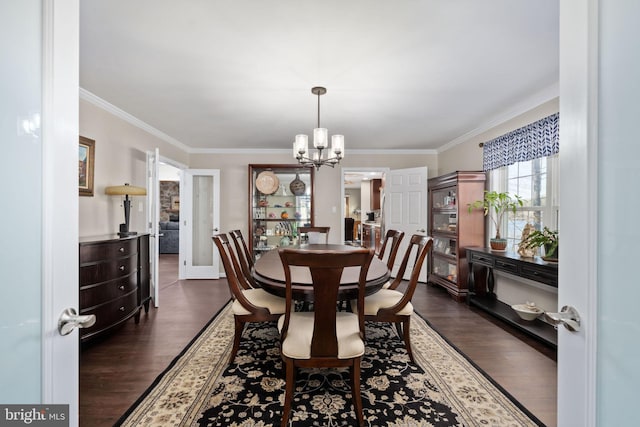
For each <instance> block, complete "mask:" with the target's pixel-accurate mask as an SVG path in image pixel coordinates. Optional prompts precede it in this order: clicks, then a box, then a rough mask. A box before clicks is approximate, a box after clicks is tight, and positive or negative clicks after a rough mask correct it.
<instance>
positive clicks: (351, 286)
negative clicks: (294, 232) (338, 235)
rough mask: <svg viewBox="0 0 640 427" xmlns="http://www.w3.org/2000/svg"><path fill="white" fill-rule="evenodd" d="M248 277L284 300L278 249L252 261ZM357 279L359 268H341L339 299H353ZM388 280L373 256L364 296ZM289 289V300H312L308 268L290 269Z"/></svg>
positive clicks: (309, 248)
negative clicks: (290, 294)
mask: <svg viewBox="0 0 640 427" xmlns="http://www.w3.org/2000/svg"><path fill="white" fill-rule="evenodd" d="M286 248H292V249H297V250H300V251H303V252H308V253H309V254H310V255H312V254H313V253H321V252H327V251H338V252H344V253H348V252H351V251H354V250H357V249H362V248H361V247H358V246H351V245H336V244H301V245H291V246H286ZM251 274H252V276H253V278H254V279H255V281H256V282H257V283H258V284H259V285H260V286H261V287H262V288H263V289H264V290H265V291H267V292H269V293H271V294H274V295H277V296H280V297H285V290H286V283H285V277H284V268H283V266H282V261H281V260H280V255H279V253H278V248H275V249H272V250H270V251H268V252H265V253H264V254H262V256H261V257H260V258H258V259H257V260H256V261H255V263H254V266H253V269H252V270H251ZM359 276H360V268H358V267H346V268H345V269H344V271H343V273H342V278H341V280H340V289H339V290H338V299H339V300H343V301H344V300H350V299H355V298H356V297H357V296H358V279H359ZM389 277H390V271H389V269H388V268H387V264H386V263H385V262H383V261H382V260H380V259H379V258H378V257H377V256H374V257H373V259H372V260H371V265H370V266H369V271H368V272H367V282H366V284H365V296H366V295H371V294H373V293H375V292H377V291H378V290H380V289H381V288H382V286H383V285H384V284H385V283H386V282H387V281H388V280H389ZM291 290H292V297H293V299H296V300H300V301H310V302H311V301H313V283H312V279H311V273H310V272H309V269H308V268H305V267H296V266H292V267H291Z"/></svg>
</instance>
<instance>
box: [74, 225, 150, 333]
mask: <svg viewBox="0 0 640 427" xmlns="http://www.w3.org/2000/svg"><path fill="white" fill-rule="evenodd" d="M79 256H80V259H79V260H80V275H79V277H80V283H79V285H80V314H83V315H84V314H95V316H96V323H95V325H93V326H92V327H90V328H86V329H80V340H81V341H87V340H89V339H91V338H94V337H96V336H98V335H100V334H102V333H103V332H106V331H108V330H110V329H111V328H113V327H115V326H117V325H120V324H122V323H123V322H125V321H126V320H128V319H130V318H131V317H135V321H136V323H138V321H139V320H140V312H141V310H142V307H144V309H145V312H148V311H149V301H150V295H149V284H150V283H149V279H150V275H149V235H148V234H139V235H135V236H129V237H125V238H119V237H118V236H116V235H113V236H99V237H87V238H80V248H79Z"/></svg>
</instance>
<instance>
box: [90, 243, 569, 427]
mask: <svg viewBox="0 0 640 427" xmlns="http://www.w3.org/2000/svg"><path fill="white" fill-rule="evenodd" d="M177 271H178V257H177V255H162V256H161V261H160V288H161V293H160V308H159V309H156V308H153V307H152V308H151V309H150V311H149V314H148V315H144V314H143V315H142V316H141V319H140V323H139V324H137V325H136V324H135V322H134V321H133V320H130V321H128V322H126V323H125V324H124V325H123V326H122V327H121V328H119V329H118V330H116V331H114V333H113V334H110V335H109V336H107V337H105V338H104V339H101V340H100V341H97V342H93V343H89V345H86V346H84V348H83V349H82V353H81V355H80V425H81V426H87V427H89V426H90V427H100V426H111V425H113V423H114V422H115V421H116V420H117V419H118V418H119V417H120V416H121V415H122V414H123V413H124V412H125V411H126V410H127V409H128V408H129V406H130V405H131V404H132V403H133V402H134V401H135V400H136V399H137V398H138V397H139V396H140V395H141V394H142V393H143V392H144V391H145V390H146V389H147V387H148V386H149V385H150V384H151V383H152V382H153V380H154V379H155V378H156V377H157V376H158V375H159V374H160V373H161V372H162V371H163V370H164V369H165V368H166V367H167V365H168V364H169V363H170V362H171V361H172V360H173V359H174V357H175V356H176V355H177V354H178V353H179V352H180V351H181V350H182V349H183V348H184V347H185V346H186V345H187V344H188V343H189V341H191V339H192V338H193V337H194V336H195V335H196V334H197V333H198V332H199V331H200V330H201V329H202V327H203V326H204V325H205V324H206V323H207V322H208V321H209V319H211V317H212V316H213V315H214V314H215V313H217V312H218V310H219V309H220V308H222V306H224V304H225V303H226V302H227V301H228V299H229V291H228V289H227V286H226V282H225V281H224V280H185V281H178V280H177ZM413 304H414V307H415V309H416V310H417V311H418V312H419V313H421V314H422V315H423V316H424V317H425V318H426V319H427V320H428V321H429V322H430V323H431V324H432V325H433V326H434V327H435V328H436V329H437V330H438V331H439V332H440V333H441V334H443V335H444V336H445V337H446V338H447V339H448V340H449V341H450V342H451V343H453V344H454V345H455V346H456V347H457V348H458V349H460V351H462V352H463V353H465V354H466V355H467V356H468V357H470V358H471V360H473V361H474V362H475V363H476V365H478V366H479V367H480V368H481V369H483V370H484V371H485V372H486V373H487V374H489V375H490V376H491V377H492V378H493V379H494V380H495V381H496V382H497V383H498V384H500V385H501V386H502V387H504V388H505V389H506V390H507V391H508V392H509V393H510V394H511V395H513V396H514V397H515V398H516V399H518V401H519V402H520V403H521V404H523V405H524V406H525V407H526V408H527V409H528V410H529V411H531V412H532V413H533V414H534V415H535V416H537V417H538V418H539V419H540V420H541V421H542V422H544V423H545V424H546V425H547V426H549V427H552V426H555V425H556V388H557V387H556V361H555V351H553V350H551V349H549V348H547V347H545V346H544V345H542V344H539V343H537V342H536V341H534V340H532V339H530V338H528V337H527V336H525V335H523V334H521V333H520V332H518V331H517V330H515V329H513V328H511V327H509V326H507V325H505V324H502V323H501V322H500V321H498V320H496V319H494V318H492V317H491V316H488V315H486V314H484V313H482V312H480V311H476V310H475V309H470V308H469V307H468V306H467V305H466V304H461V303H457V302H455V301H453V300H452V299H451V298H450V297H449V296H448V294H447V293H446V291H444V290H443V289H441V288H439V287H434V286H430V285H419V286H418V289H417V290H416V293H415V295H414V298H413Z"/></svg>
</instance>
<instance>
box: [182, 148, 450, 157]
mask: <svg viewBox="0 0 640 427" xmlns="http://www.w3.org/2000/svg"><path fill="white" fill-rule="evenodd" d="M344 151H345V157H346V156H347V155H349V154H353V155H356V154H369V155H371V154H374V155H375V154H379V155H388V154H413V155H423V154H438V152H437V150H434V149H424V150H413V149H380V150H377V149H364V150H361V149H357V148H354V149H345V150H344ZM190 153H194V154H255V153H260V154H291V150H290V149H284V148H192V149H191V151H190Z"/></svg>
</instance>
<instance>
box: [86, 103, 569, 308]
mask: <svg viewBox="0 0 640 427" xmlns="http://www.w3.org/2000/svg"><path fill="white" fill-rule="evenodd" d="M558 109H559V106H558V99H554V100H552V101H549V102H547V103H545V104H542V105H540V106H539V107H537V108H534V109H532V110H531V111H528V112H527V113H525V114H522V115H520V116H518V117H516V118H514V119H512V120H509V121H508V122H506V123H503V124H501V125H499V126H496V127H494V128H492V129H490V130H488V131H486V132H483V133H482V134H480V135H478V136H475V137H473V138H470V139H469V140H468V141H465V142H463V143H461V144H458V145H456V146H454V147H451V148H450V149H447V150H444V151H443V152H441V153H439V154H435V153H434V154H392V153H389V152H387V153H384V154H362V153H357V152H353V151H351V152H349V151H347V153H346V158H345V159H344V160H343V161H342V163H341V165H339V166H337V167H336V168H335V169H332V168H329V167H322V168H321V169H320V170H319V171H317V172H316V174H315V224H316V225H328V226H330V227H331V234H330V241H331V242H332V243H338V242H340V241H341V240H342V234H341V229H342V222H343V220H342V218H343V212H342V210H343V205H342V200H341V193H340V188H341V182H340V178H341V167H349V168H368V167H371V168H389V169H402V168H413V167H420V166H426V167H427V168H428V169H429V177H430V178H431V177H435V176H438V175H442V174H445V173H449V172H452V171H456V170H481V169H482V149H481V148H479V147H478V143H479V142H485V141H488V140H491V139H493V138H495V137H497V136H500V135H502V134H504V133H507V132H509V131H511V130H514V129H517V128H519V127H522V126H524V125H527V124H529V123H531V122H533V121H535V120H538V119H540V118H542V117H545V116H548V115H550V114H553V113H555V112H557V111H558ZM80 135H82V136H85V137H87V138H91V139H93V140H95V141H96V153H95V154H96V157H95V160H96V162H95V163H96V165H95V180H94V196H93V197H80V206H79V208H80V221H79V233H80V236H95V235H102V234H110V233H114V232H116V231H117V230H118V224H120V223H121V222H123V215H124V214H123V208H122V204H121V200H120V198H118V197H113V196H106V195H105V194H104V188H105V187H106V186H109V185H119V184H123V183H125V182H129V183H131V184H132V185H137V186H141V187H146V180H145V170H146V152H147V151H148V150H153V149H155V148H156V147H158V148H159V149H160V153H161V155H162V156H163V157H166V158H169V159H171V160H174V161H176V162H179V163H182V164H185V165H187V166H189V167H190V168H197V169H219V170H220V192H221V194H220V201H221V206H220V215H221V218H220V227H221V230H222V231H229V230H233V229H240V230H242V231H243V233H247V221H248V197H247V191H248V188H247V187H248V167H247V165H248V164H249V163H260V164H269V163H274V164H292V163H293V159H292V157H291V154H289V153H288V152H287V153H282V154H269V153H264V152H262V153H256V154H191V155H189V154H187V153H186V152H185V151H184V150H181V149H179V148H177V147H176V146H174V145H172V144H169V143H167V142H165V141H163V140H161V139H159V138H157V137H155V136H153V135H151V134H149V133H147V132H146V131H144V130H141V129H140V128H138V127H136V126H134V125H131V124H130V123H128V122H126V121H125V120H123V119H120V118H119V117H116V116H115V115H113V114H111V113H109V112H107V111H105V110H102V109H101V108H98V107H96V106H95V105H93V104H92V103H90V102H87V101H84V100H80ZM140 206H142V212H141V211H140ZM334 207H335V212H334ZM145 212H146V199H145V198H144V197H137V198H134V199H133V203H132V212H131V229H132V230H135V231H144V230H145V218H146V213H145ZM505 282H506V281H505V280H500V281H499V284H498V288H499V289H500V288H502V289H500V290H501V291H503V292H502V293H504V291H506V290H507V289H505V287H506V283H505ZM505 296H506V295H505ZM517 298H520V296H518V297H517ZM541 299H542V298H541ZM553 300H555V298H552V301H553ZM552 301H550V302H549V305H551V302H552Z"/></svg>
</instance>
